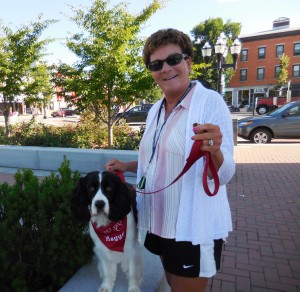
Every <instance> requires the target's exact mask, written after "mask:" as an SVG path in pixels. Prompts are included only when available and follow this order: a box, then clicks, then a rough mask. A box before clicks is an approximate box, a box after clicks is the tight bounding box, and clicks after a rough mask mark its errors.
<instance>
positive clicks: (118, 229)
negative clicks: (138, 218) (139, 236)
mask: <svg viewBox="0 0 300 292" xmlns="http://www.w3.org/2000/svg"><path fill="white" fill-rule="evenodd" d="M91 223H92V226H93V228H94V230H95V232H96V234H97V235H98V237H99V239H100V240H101V242H102V243H103V244H104V245H105V246H106V247H107V248H108V249H110V250H113V251H118V252H124V245H125V239H126V231H127V217H125V218H123V219H122V220H118V221H113V222H111V223H109V224H108V225H106V226H102V227H97V224H96V223H94V222H91Z"/></svg>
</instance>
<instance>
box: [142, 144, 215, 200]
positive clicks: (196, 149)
mask: <svg viewBox="0 0 300 292" xmlns="http://www.w3.org/2000/svg"><path fill="white" fill-rule="evenodd" d="M202 144H203V141H202V140H195V141H194V144H193V146H192V149H191V152H190V155H189V157H188V158H187V159H186V163H185V166H184V168H183V169H182V171H181V173H180V174H179V175H178V176H177V177H176V178H175V179H174V180H173V181H172V182H171V183H170V184H169V185H167V186H166V187H164V188H162V189H160V190H158V191H154V192H140V191H136V192H137V193H141V194H155V193H158V192H160V191H162V190H164V189H166V188H168V187H169V186H170V185H172V184H173V183H175V182H176V181H178V180H179V179H180V178H181V177H182V176H183V175H184V174H185V173H186V172H187V171H188V170H189V169H190V167H191V166H192V165H193V164H194V163H195V162H196V161H197V160H198V159H199V158H201V157H202V156H205V165H204V171H203V176H202V183H203V188H204V190H205V192H206V194H207V195H208V196H214V195H216V194H217V192H218V191H219V187H220V181H219V176H218V172H217V170H216V168H215V165H214V164H213V161H212V159H211V154H210V152H208V151H202V150H201V147H202ZM208 170H210V172H211V174H212V177H213V180H214V183H215V188H214V191H213V193H212V192H211V191H210V190H209V187H208V184H207V176H208Z"/></svg>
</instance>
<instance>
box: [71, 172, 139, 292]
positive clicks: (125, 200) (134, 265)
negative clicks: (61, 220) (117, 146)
mask: <svg viewBox="0 0 300 292" xmlns="http://www.w3.org/2000/svg"><path fill="white" fill-rule="evenodd" d="M71 210H72V213H73V215H74V216H75V217H76V218H77V219H81V220H86V221H89V232H90V236H91V238H92V239H93V241H94V253H95V254H96V256H97V258H98V270H99V273H100V276H101V277H102V284H101V286H100V287H99V289H98V291H99V292H112V291H113V287H114V283H115V280H116V276H117V266H118V264H119V263H120V264H121V267H122V270H123V271H124V272H125V273H127V275H128V291H129V292H139V291H140V286H141V281H142V269H143V263H142V254H141V252H142V251H141V245H140V243H139V240H138V232H137V226H136V222H137V212H136V201H135V190H134V189H133V187H132V186H130V185H129V184H126V183H125V181H122V178H120V177H119V176H117V175H116V174H114V173H111V172H107V171H103V172H98V171H94V172H90V173H88V174H87V175H86V176H84V177H81V178H80V179H79V181H78V183H77V185H76V187H75V189H74V190H73V192H72V196H71Z"/></svg>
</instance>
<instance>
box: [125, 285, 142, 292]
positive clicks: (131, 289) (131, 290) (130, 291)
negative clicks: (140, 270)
mask: <svg viewBox="0 0 300 292" xmlns="http://www.w3.org/2000/svg"><path fill="white" fill-rule="evenodd" d="M128 292H141V289H140V287H138V286H131V287H128Z"/></svg>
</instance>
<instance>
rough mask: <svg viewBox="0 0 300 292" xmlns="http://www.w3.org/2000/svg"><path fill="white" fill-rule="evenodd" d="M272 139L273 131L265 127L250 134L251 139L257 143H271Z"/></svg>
mask: <svg viewBox="0 0 300 292" xmlns="http://www.w3.org/2000/svg"><path fill="white" fill-rule="evenodd" d="M271 140H272V135H271V132H270V131H269V130H267V129H263V128H261V129H256V130H254V131H253V132H252V133H251V135H250V141H251V142H252V143H256V144H265V143H270V142H271Z"/></svg>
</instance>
